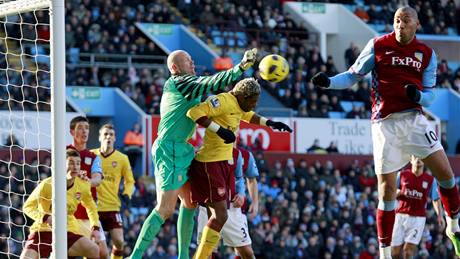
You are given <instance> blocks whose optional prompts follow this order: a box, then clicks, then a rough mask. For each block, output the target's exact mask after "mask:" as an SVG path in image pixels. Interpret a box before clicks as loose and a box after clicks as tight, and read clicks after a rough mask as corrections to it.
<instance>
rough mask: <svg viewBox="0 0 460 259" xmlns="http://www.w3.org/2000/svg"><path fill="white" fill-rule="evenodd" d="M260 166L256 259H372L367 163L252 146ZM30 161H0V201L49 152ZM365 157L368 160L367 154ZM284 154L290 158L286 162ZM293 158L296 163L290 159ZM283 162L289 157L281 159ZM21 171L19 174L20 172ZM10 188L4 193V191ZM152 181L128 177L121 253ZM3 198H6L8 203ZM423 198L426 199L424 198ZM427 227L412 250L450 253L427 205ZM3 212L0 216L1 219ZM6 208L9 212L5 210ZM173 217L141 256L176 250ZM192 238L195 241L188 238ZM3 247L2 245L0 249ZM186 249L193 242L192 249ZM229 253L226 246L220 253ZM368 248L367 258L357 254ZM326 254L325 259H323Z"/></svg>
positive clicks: (30, 177) (147, 203) (27, 179)
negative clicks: (130, 190)
mask: <svg viewBox="0 0 460 259" xmlns="http://www.w3.org/2000/svg"><path fill="white" fill-rule="evenodd" d="M254 154H255V158H256V162H257V165H258V167H259V170H260V178H259V192H260V208H259V216H257V217H256V218H254V219H252V220H249V224H250V227H249V229H250V232H251V238H252V240H253V248H254V251H255V253H256V257H257V258H320V257H321V256H323V255H324V257H325V258H372V256H375V253H376V251H377V250H378V249H377V250H375V248H376V247H377V240H376V236H375V230H374V228H375V211H374V210H375V207H376V203H377V190H376V184H375V183H376V177H375V173H374V171H373V166H372V164H371V163H370V162H366V161H363V162H359V161H358V160H355V161H353V160H350V161H347V163H346V164H345V165H343V163H341V164H340V165H341V166H338V165H339V163H338V162H336V163H337V164H335V163H334V162H333V161H332V160H330V161H327V160H326V161H325V162H319V161H315V160H311V159H310V160H311V161H308V162H307V160H304V159H302V158H300V159H299V158H298V156H297V158H294V157H289V156H287V157H288V158H287V159H283V160H275V161H273V160H271V161H269V160H267V158H266V157H265V154H264V153H263V152H260V151H258V152H255V153H254ZM42 159H44V161H45V163H43V162H42V165H41V166H39V167H37V166H34V165H35V164H36V161H37V160H34V161H35V162H33V163H30V165H24V166H18V165H16V164H10V165H8V164H6V163H4V162H2V163H1V164H0V176H2V175H7V173H6V170H8V169H7V168H8V167H9V170H10V172H11V173H12V174H13V175H14V177H12V178H10V179H7V178H5V177H0V184H1V186H3V187H2V189H3V190H4V191H1V192H0V203H1V205H3V206H12V207H15V208H20V204H21V203H22V200H23V199H24V198H27V197H28V195H29V194H30V193H31V192H32V190H33V188H34V187H35V186H34V182H35V181H37V180H38V179H35V178H37V177H38V176H39V178H40V179H44V178H46V177H48V176H49V175H50V167H49V166H50V163H51V160H50V159H49V157H47V156H45V157H43V158H42ZM369 159H371V158H370V157H369ZM289 160H290V161H289ZM296 160H297V161H296ZM288 161H289V162H288ZM23 172H24V173H23ZM9 188H12V189H11V190H14V192H6V190H9ZM155 198H156V193H155V184H154V182H153V180H152V179H151V178H148V177H140V178H137V179H136V188H135V193H134V194H133V199H132V201H131V204H130V207H129V208H123V213H122V217H123V224H124V230H125V233H126V234H125V242H126V246H125V251H124V255H125V256H127V255H129V254H130V252H131V249H132V246H133V245H134V243H135V240H136V238H137V233H138V232H139V230H140V227H141V226H142V223H143V221H144V219H145V217H146V214H147V213H148V212H149V211H150V210H151V209H152V208H153V203H152V201H153V200H155ZM10 201H11V204H10ZM429 204H430V203H429ZM429 206H430V207H429V209H428V213H427V215H428V217H427V227H426V228H425V233H424V235H423V239H422V244H421V250H420V251H419V254H422V253H425V252H428V253H429V254H430V255H431V257H430V258H453V248H452V247H451V246H450V243H449V242H448V241H447V240H446V237H445V235H444V234H443V233H442V230H440V229H439V228H438V227H436V225H435V224H434V223H435V222H436V220H435V213H434V211H433V209H432V207H431V205H429ZM5 213H6V211H5V210H0V216H1V217H2V218H7V217H8V215H5ZM10 213H11V212H10ZM12 213H13V214H14V215H10V217H11V218H12V219H14V222H12V223H11V224H10V225H9V226H7V225H4V224H2V225H0V228H2V229H0V233H11V236H12V237H14V239H15V240H23V238H24V237H23V235H24V234H25V233H26V231H25V230H24V226H23V225H24V224H25V223H26V222H30V221H28V219H26V218H25V216H24V215H23V214H22V212H21V211H20V210H17V211H13V212H12ZM176 220H177V215H175V217H174V218H173V219H171V220H168V221H167V222H166V223H165V227H164V228H163V229H162V230H161V232H160V234H159V235H158V239H155V240H154V243H153V245H152V246H151V247H150V248H149V249H148V250H147V252H146V256H147V258H174V256H177V251H176V246H177V237H176V230H175V223H174V222H176ZM192 243H193V244H196V236H194V241H193V242H192ZM2 245H5V246H6V245H9V249H11V250H12V251H20V250H21V249H22V243H21V242H11V243H10V244H3V243H2ZM0 249H2V250H3V251H6V249H7V247H0ZM192 249H194V247H192ZM220 254H221V255H222V256H223V257H221V258H229V256H230V255H231V254H232V252H231V251H230V250H228V249H226V250H224V251H221V253H220ZM368 254H370V255H371V257H364V256H366V255H368ZM328 256H331V257H328Z"/></svg>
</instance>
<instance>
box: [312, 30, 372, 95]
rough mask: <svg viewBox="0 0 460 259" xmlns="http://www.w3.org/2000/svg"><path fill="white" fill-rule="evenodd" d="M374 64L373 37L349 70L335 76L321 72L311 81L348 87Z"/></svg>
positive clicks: (330, 87) (329, 85)
mask: <svg viewBox="0 0 460 259" xmlns="http://www.w3.org/2000/svg"><path fill="white" fill-rule="evenodd" d="M374 66H375V55H374V39H371V40H370V41H369V42H368V43H367V45H366V47H364V49H363V51H361V53H360V54H359V57H358V58H357V59H356V61H355V63H354V64H353V66H351V67H350V69H349V70H348V71H346V72H343V73H340V74H338V75H336V76H333V77H328V76H327V75H326V73H323V72H319V73H317V74H316V75H314V76H313V77H312V78H311V82H312V83H313V84H314V85H315V86H318V87H321V88H328V89H346V88H349V87H351V86H353V85H354V84H356V83H357V82H358V81H359V80H361V79H362V78H363V77H364V76H365V75H366V74H367V73H369V72H370V71H371V70H372V69H373V68H374Z"/></svg>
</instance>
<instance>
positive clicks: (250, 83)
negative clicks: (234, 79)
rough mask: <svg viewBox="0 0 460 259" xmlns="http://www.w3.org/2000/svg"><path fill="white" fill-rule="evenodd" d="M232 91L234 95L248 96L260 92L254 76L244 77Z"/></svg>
mask: <svg viewBox="0 0 460 259" xmlns="http://www.w3.org/2000/svg"><path fill="white" fill-rule="evenodd" d="M232 92H233V94H234V95H241V96H243V97H244V98H249V97H252V96H256V95H259V94H260V85H259V83H258V82H257V80H255V79H254V78H245V79H243V80H241V81H239V82H238V83H237V84H236V85H235V87H234V88H233V89H232Z"/></svg>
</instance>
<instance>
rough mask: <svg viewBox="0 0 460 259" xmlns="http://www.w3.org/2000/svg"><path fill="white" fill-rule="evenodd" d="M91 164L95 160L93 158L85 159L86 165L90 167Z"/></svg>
mask: <svg viewBox="0 0 460 259" xmlns="http://www.w3.org/2000/svg"><path fill="white" fill-rule="evenodd" d="M91 162H93V159H92V158H91V157H85V164H87V165H90V164H91Z"/></svg>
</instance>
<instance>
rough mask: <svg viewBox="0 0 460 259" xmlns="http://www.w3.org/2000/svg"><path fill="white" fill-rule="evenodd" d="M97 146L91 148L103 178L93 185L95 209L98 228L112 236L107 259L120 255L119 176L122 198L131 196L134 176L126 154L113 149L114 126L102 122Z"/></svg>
mask: <svg viewBox="0 0 460 259" xmlns="http://www.w3.org/2000/svg"><path fill="white" fill-rule="evenodd" d="M99 142H100V143H101V146H100V147H99V149H93V150H91V151H92V152H94V153H95V154H96V155H98V156H99V157H100V158H101V161H102V171H103V172H104V179H103V180H102V183H101V184H100V185H99V186H98V187H97V195H98V208H97V209H98V211H99V218H100V220H101V224H102V229H104V230H105V231H108V232H109V233H110V237H111V239H112V244H113V246H112V254H111V259H121V258H123V242H124V240H123V224H122V221H121V215H120V207H121V201H120V198H119V195H118V192H119V190H120V182H121V178H122V177H123V180H124V190H123V193H122V196H123V197H124V199H123V200H129V199H131V194H132V193H133V188H134V177H133V172H132V171H131V165H130V164H129V159H128V157H127V156H126V155H125V154H123V153H121V152H120V151H118V150H116V149H115V148H114V144H115V129H114V127H113V125H112V124H104V125H102V127H101V128H100V129H99Z"/></svg>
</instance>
